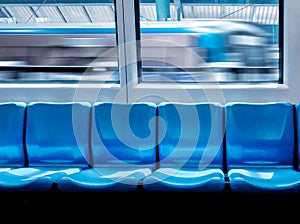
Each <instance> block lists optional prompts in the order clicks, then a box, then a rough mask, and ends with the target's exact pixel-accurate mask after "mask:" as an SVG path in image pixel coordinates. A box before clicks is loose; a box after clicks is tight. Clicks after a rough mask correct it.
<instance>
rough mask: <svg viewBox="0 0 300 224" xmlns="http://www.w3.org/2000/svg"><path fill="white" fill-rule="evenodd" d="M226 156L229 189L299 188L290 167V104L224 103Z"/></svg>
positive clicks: (298, 178)
mask: <svg viewBox="0 0 300 224" xmlns="http://www.w3.org/2000/svg"><path fill="white" fill-rule="evenodd" d="M225 112H226V113H225V114H226V156H227V167H228V178H229V184H230V188H231V190H232V191H233V192H241V193H273V192H287V193H288V192H298V191H300V172H297V171H296V170H295V169H294V159H295V157H294V145H295V140H294V117H293V105H292V104H290V103H286V102H270V103H228V104H227V105H226V109H225Z"/></svg>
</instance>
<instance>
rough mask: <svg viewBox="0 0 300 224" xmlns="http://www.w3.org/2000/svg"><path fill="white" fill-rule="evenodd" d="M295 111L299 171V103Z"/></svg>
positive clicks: (299, 168) (299, 166)
mask: <svg viewBox="0 0 300 224" xmlns="http://www.w3.org/2000/svg"><path fill="white" fill-rule="evenodd" d="M295 109H296V125H297V126H296V130H297V139H298V142H297V144H298V145H297V154H298V155H297V156H298V161H297V162H298V165H297V166H298V167H297V168H298V170H300V102H299V103H296V104H295Z"/></svg>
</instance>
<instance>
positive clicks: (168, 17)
mask: <svg viewBox="0 0 300 224" xmlns="http://www.w3.org/2000/svg"><path fill="white" fill-rule="evenodd" d="M140 27H141V60H142V63H141V64H142V74H141V75H140V79H141V80H142V81H151V82H155V81H158V82H163V81H166V82H169V81H171V82H172V81H176V82H247V83H248V82H277V83H278V82H279V80H280V79H281V78H280V75H279V74H280V73H279V68H280V66H279V0H140Z"/></svg>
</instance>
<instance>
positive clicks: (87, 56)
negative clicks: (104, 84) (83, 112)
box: [0, 0, 119, 82]
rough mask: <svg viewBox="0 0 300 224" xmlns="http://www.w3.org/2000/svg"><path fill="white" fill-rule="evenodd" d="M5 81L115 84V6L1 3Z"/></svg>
mask: <svg viewBox="0 0 300 224" xmlns="http://www.w3.org/2000/svg"><path fill="white" fill-rule="evenodd" d="M0 8H1V10H0V24H1V29H0V49H1V50H0V80H1V81H5V82H6V81H14V82H15V81H22V82H25V81H26V82H36V81H54V82H57V81H59V82H74V81H79V80H80V81H87V82H90V81H113V82H117V81H118V80H119V77H118V71H117V70H118V69H117V67H118V55H117V54H118V51H117V47H116V46H117V43H116V29H115V27H116V26H115V4H114V0H101V1H95V0H88V1H82V0H81V1H76V0H73V1H70V0H47V1H45V0H32V1H28V0H20V1H9V0H3V1H1V5H0Z"/></svg>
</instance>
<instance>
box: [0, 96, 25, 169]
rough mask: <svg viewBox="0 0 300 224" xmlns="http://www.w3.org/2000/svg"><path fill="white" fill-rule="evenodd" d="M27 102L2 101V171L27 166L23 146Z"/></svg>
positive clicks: (0, 156)
mask: <svg viewBox="0 0 300 224" xmlns="http://www.w3.org/2000/svg"><path fill="white" fill-rule="evenodd" d="M25 109H26V103H23V102H6V103H0V171H3V170H8V169H12V168H18V167H23V166H25V153H24V146H23V136H24V123H25Z"/></svg>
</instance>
